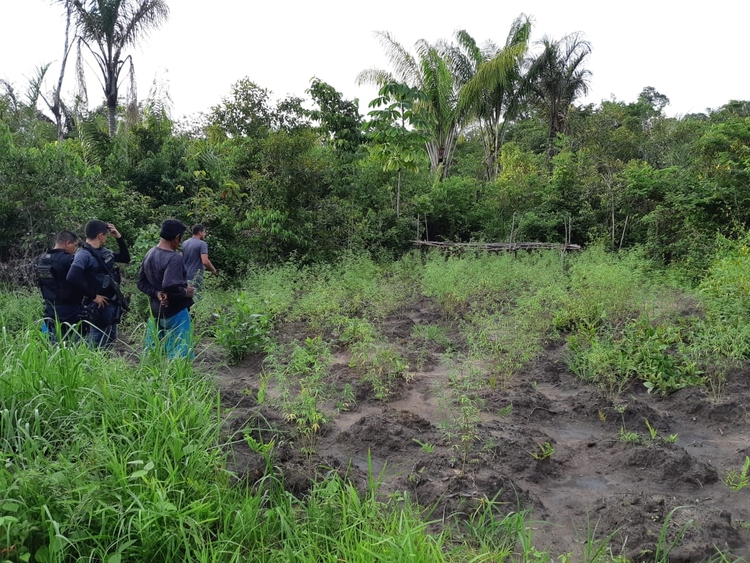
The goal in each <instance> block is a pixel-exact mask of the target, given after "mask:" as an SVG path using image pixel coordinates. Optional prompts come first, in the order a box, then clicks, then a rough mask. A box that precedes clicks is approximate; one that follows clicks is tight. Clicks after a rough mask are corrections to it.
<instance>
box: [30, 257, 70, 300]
mask: <svg viewBox="0 0 750 563" xmlns="http://www.w3.org/2000/svg"><path fill="white" fill-rule="evenodd" d="M72 263H73V255H72V254H68V253H67V252H65V251H64V250H59V249H54V250H48V251H47V252H45V253H44V254H42V255H41V256H40V257H39V259H38V260H37V261H36V263H35V264H34V269H35V270H36V279H37V283H38V284H39V288H40V289H41V290H42V297H44V299H45V301H48V302H50V303H60V304H74V303H75V300H74V298H73V295H72V292H71V288H70V285H69V284H68V283H66V282H65V278H66V277H67V275H68V270H70V265H71V264H72Z"/></svg>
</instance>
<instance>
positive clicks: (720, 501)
mask: <svg viewBox="0 0 750 563" xmlns="http://www.w3.org/2000/svg"><path fill="white" fill-rule="evenodd" d="M419 323H424V324H442V325H443V326H444V329H445V331H446V334H448V336H449V338H450V339H451V342H452V343H453V344H455V345H456V346H458V347H459V349H460V346H461V345H462V344H461V336H460V334H459V332H458V331H457V329H456V328H455V327H454V326H451V325H450V323H447V322H446V321H445V320H444V318H443V317H442V316H441V315H439V314H437V312H436V309H435V308H433V307H432V306H431V304H430V303H429V302H428V301H422V302H420V303H419V304H417V305H415V306H414V307H413V308H411V309H409V310H406V311H402V312H400V313H399V314H398V315H396V316H394V317H392V318H389V319H388V320H387V321H385V323H383V324H382V325H381V327H380V329H381V331H382V333H383V334H384V335H386V337H387V338H388V339H389V341H390V342H392V343H395V344H397V345H398V346H399V347H400V349H402V350H403V356H404V357H406V358H408V359H409V361H410V372H411V373H412V377H411V378H410V380H409V381H404V382H403V383H402V384H401V385H400V386H399V387H398V388H397V389H395V393H394V396H393V398H392V399H391V400H389V401H387V402H383V401H379V400H377V399H376V398H375V395H374V392H373V389H372V388H371V387H370V386H369V385H365V384H362V383H360V381H361V374H359V373H358V372H357V371H356V370H354V369H352V368H350V367H349V356H348V353H347V351H346V349H344V348H342V349H340V350H335V352H336V356H335V364H334V365H333V367H332V369H331V378H332V379H333V380H335V381H337V382H349V383H350V384H352V385H353V387H354V389H355V394H356V403H355V404H354V405H352V408H351V410H349V411H348V412H342V413H340V414H338V415H336V416H335V417H333V418H332V420H330V422H328V423H327V424H326V425H325V426H324V428H323V429H322V431H321V433H320V436H319V438H318V440H317V442H316V444H315V448H314V449H315V452H314V454H310V453H303V452H301V451H300V448H299V447H298V445H297V446H295V444H294V427H293V426H291V425H290V424H288V423H287V422H286V421H285V420H284V417H283V414H282V413H281V412H279V411H277V410H275V409H274V408H273V406H272V402H268V403H264V404H263V405H258V404H257V402H256V400H255V398H256V397H257V391H258V388H259V383H260V380H259V374H261V373H262V370H263V366H264V364H263V357H262V356H261V355H254V356H250V357H248V358H246V359H245V360H244V361H243V362H241V363H240V364H239V365H236V366H231V367H230V366H225V367H222V368H220V369H219V370H218V373H217V379H218V382H219V386H220V389H221V392H222V404H223V406H224V408H225V410H226V411H227V413H228V415H227V418H226V433H227V436H232V437H233V440H232V444H233V456H232V460H233V465H234V467H233V469H234V471H235V472H236V474H237V475H238V477H239V478H240V479H247V480H251V481H253V480H255V479H257V478H259V477H260V476H262V474H263V471H264V470H265V462H264V461H263V460H262V459H261V458H260V456H258V455H257V454H255V453H254V452H253V451H252V450H251V449H250V448H249V447H248V446H247V445H246V444H245V443H244V442H243V441H242V440H241V439H239V436H241V435H240V434H238V431H241V430H243V429H246V428H247V429H253V432H254V433H255V434H257V435H258V436H259V437H262V438H263V439H265V440H268V439H270V437H271V436H272V435H274V434H275V435H277V436H278V437H279V438H280V439H279V440H277V443H279V444H280V445H279V446H278V447H277V450H276V453H275V455H276V460H275V461H276V463H277V465H278V466H279V467H280V468H281V470H282V471H283V472H284V477H285V482H286V484H287V487H288V488H289V489H290V490H292V491H294V492H295V493H299V494H303V493H304V492H305V491H306V490H308V489H309V487H310V486H311V484H312V483H313V482H314V481H315V480H319V479H321V478H325V475H326V474H330V471H332V470H334V471H338V472H340V473H342V474H346V475H347V476H348V477H349V478H350V479H351V480H352V481H354V482H355V483H357V484H358V485H360V486H362V487H364V486H365V484H366V480H367V471H368V463H369V464H370V466H371V468H372V470H373V471H374V472H375V474H376V475H378V474H379V475H380V476H381V479H382V483H381V486H380V491H381V492H382V493H383V494H384V495H389V494H403V492H404V491H408V494H409V497H410V498H411V499H412V500H415V501H417V502H418V503H419V504H420V505H422V506H424V507H427V508H429V509H430V512H429V514H430V518H432V519H434V520H437V521H440V520H442V519H444V518H447V517H450V516H451V515H455V514H460V513H463V514H469V513H471V512H472V511H473V510H475V509H476V508H477V507H479V506H480V504H481V503H482V502H483V501H486V500H487V499H495V500H496V501H498V502H500V503H502V504H501V505H500V506H501V510H504V511H505V512H511V511H517V510H529V511H530V514H531V521H532V522H533V534H534V545H535V547H537V549H540V550H546V551H547V552H548V553H550V554H551V555H553V556H559V555H561V554H563V553H571V554H572V555H573V557H574V560H581V559H583V552H582V550H583V543H584V541H585V540H586V538H587V537H589V536H595V537H597V538H604V537H606V536H610V535H611V539H610V540H609V546H610V547H611V549H612V551H613V552H614V554H615V555H618V554H622V555H625V556H627V557H628V558H630V559H632V560H636V561H640V560H647V559H649V558H650V560H652V561H653V559H654V555H653V552H654V550H655V548H656V544H657V541H658V539H659V536H660V534H661V533H662V529H663V526H664V523H665V520H667V519H668V520H669V521H668V526H667V528H668V534H669V537H670V538H671V537H674V535H675V534H676V533H677V532H678V531H679V530H680V529H681V528H682V526H683V525H684V524H685V523H687V522H688V521H692V524H691V525H690V527H689V528H688V529H687V531H686V532H685V535H684V537H683V539H682V541H681V542H680V543H679V544H678V545H677V546H676V547H675V548H674V549H673V551H672V552H671V554H670V560H671V561H702V560H706V559H708V558H710V557H711V556H712V555H714V554H715V553H716V550H717V549H720V550H722V551H723V552H725V553H727V552H728V553H731V554H733V555H735V556H740V557H744V558H746V559H750V487H748V488H745V489H743V490H741V491H739V492H735V491H733V490H731V489H730V488H729V487H728V486H727V485H725V484H724V483H723V482H722V479H723V477H724V476H725V475H726V474H727V472H728V471H730V470H735V471H738V470H740V469H741V468H742V465H743V462H744V460H745V456H749V455H750V386H749V384H748V383H749V382H750V369H748V368H743V369H738V370H736V371H735V372H733V373H730V374H728V379H727V384H726V388H725V391H724V393H723V394H722V395H721V396H720V397H719V398H714V397H712V396H711V395H710V394H709V393H708V392H707V390H705V389H703V388H687V389H682V390H680V391H677V392H675V393H673V394H671V395H669V396H667V397H657V396H652V395H649V394H648V393H646V391H645V389H643V388H642V387H641V386H634V387H633V388H632V389H630V390H629V391H628V392H626V393H624V394H622V395H621V396H620V397H619V398H617V399H616V402H614V403H613V401H611V400H609V399H607V398H606V397H604V396H603V395H602V393H601V392H600V391H599V390H598V389H597V388H595V387H592V386H590V385H586V384H584V383H582V382H581V381H580V380H578V379H576V378H575V376H574V375H573V374H572V373H571V372H570V371H569V369H568V368H567V365H566V361H565V357H566V347H565V344H564V342H563V341H560V342H552V343H549V344H548V346H547V348H546V349H545V350H544V352H543V353H542V354H540V355H539V356H538V357H537V358H536V359H535V360H534V361H533V362H532V363H531V364H530V365H528V366H527V367H526V368H525V369H523V371H522V372H521V373H519V374H518V375H516V376H514V377H513V379H512V380H511V381H509V382H508V383H507V385H503V386H496V388H494V389H493V388H490V387H489V386H488V387H487V388H486V389H485V390H484V391H483V392H482V398H483V400H484V401H483V402H484V405H485V408H484V410H483V412H482V413H481V422H480V423H479V425H478V427H477V433H478V434H479V437H480V439H479V440H477V441H476V442H475V443H474V445H473V449H472V453H471V456H470V458H469V461H468V462H467V463H465V464H464V463H463V462H462V459H461V456H460V455H457V454H458V452H457V450H456V449H455V448H452V447H451V445H450V444H449V443H447V442H446V440H445V439H444V433H443V432H442V431H441V429H440V427H439V424H440V422H441V421H443V420H445V418H446V414H445V412H443V409H441V404H440V401H439V399H438V398H439V397H440V396H441V390H442V389H445V388H446V386H447V384H448V381H447V378H448V373H449V367H448V366H447V365H446V363H445V361H444V354H443V353H444V352H445V349H444V348H441V347H440V346H437V345H426V346H423V347H422V349H420V350H418V354H416V353H415V348H414V343H413V341H411V338H412V337H411V335H412V334H413V328H414V325H415V324H419ZM276 330H277V333H276V334H275V337H276V338H277V339H279V340H281V341H284V340H286V341H289V340H292V339H296V340H298V341H303V340H304V338H305V337H308V336H311V334H310V333H309V332H307V329H306V326H305V325H304V324H299V323H297V324H294V325H285V326H279V327H277V329H276ZM330 336H331V335H326V337H330ZM333 336H335V335H333ZM220 356H221V352H220V349H219V347H218V346H215V347H210V349H209V350H208V352H207V353H206V354H203V355H202V361H203V362H205V363H206V364H212V367H211V369H212V370H214V371H215V370H216V364H215V362H216V361H217V360H219V361H221V359H220ZM509 405H512V409H510V412H509V413H504V412H503V409H506V411H507V410H508V409H507V407H508V406H509ZM645 421H648V423H649V424H650V425H651V426H652V427H653V428H654V429H655V431H656V433H657V435H658V437H657V439H655V440H650V439H649V437H650V433H649V430H648V427H647V425H646V422H645ZM623 428H624V429H626V430H627V431H630V432H637V433H638V434H639V436H640V438H641V440H640V443H637V444H634V443H627V442H624V441H623V440H622V439H621V437H620V433H621V429H623ZM670 435H676V441H675V442H674V443H668V441H666V440H664V439H665V438H668V437H669V436H670ZM545 442H548V443H549V444H550V445H551V446H552V447H553V448H554V453H553V454H552V455H551V457H548V458H546V459H535V457H533V456H532V453H536V454H539V453H540V452H541V450H540V447H539V444H544V443H545ZM420 443H422V444H431V445H434V449H433V451H432V452H428V451H426V450H425V449H424V448H423V447H422V446H421V445H420ZM539 457H541V456H539ZM673 511H674V512H673ZM670 513H671V514H672V517H671V519H670V518H669V515H670Z"/></svg>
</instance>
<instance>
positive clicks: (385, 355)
mask: <svg viewBox="0 0 750 563" xmlns="http://www.w3.org/2000/svg"><path fill="white" fill-rule="evenodd" d="M349 366H350V367H358V368H363V369H364V370H365V373H364V375H363V378H362V379H363V381H366V382H369V383H370V384H371V385H372V388H373V390H374V392H375V397H376V398H377V399H379V400H381V401H385V400H387V399H388V398H389V397H390V396H391V394H392V393H393V387H394V386H395V385H396V383H397V382H398V381H399V380H407V379H408V374H407V368H408V367H409V365H408V363H407V362H406V360H405V359H404V358H403V357H402V356H401V355H400V354H399V353H398V351H397V349H396V348H395V347H394V346H393V345H390V344H384V343H380V342H366V343H364V342H363V343H360V344H358V345H355V346H354V347H353V348H352V356H351V360H350V361H349Z"/></svg>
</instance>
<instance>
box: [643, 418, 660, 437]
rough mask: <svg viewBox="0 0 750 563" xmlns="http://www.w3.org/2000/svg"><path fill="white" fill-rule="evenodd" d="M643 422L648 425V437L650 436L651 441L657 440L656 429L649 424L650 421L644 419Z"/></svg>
mask: <svg viewBox="0 0 750 563" xmlns="http://www.w3.org/2000/svg"><path fill="white" fill-rule="evenodd" d="M643 422H645V423H646V428H648V435H649V438H650V439H651V441H654V440H656V437H657V432H656V428H654V427H653V426H651V424H650V423H649V421H648V419H647V418H644V419H643Z"/></svg>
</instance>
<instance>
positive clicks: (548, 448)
mask: <svg viewBox="0 0 750 563" xmlns="http://www.w3.org/2000/svg"><path fill="white" fill-rule="evenodd" d="M537 446H538V447H539V451H538V452H529V455H530V456H531V457H533V458H534V459H535V460H537V461H543V460H545V459H550V458H551V457H552V454H554V453H555V448H553V447H552V444H550V443H549V442H544V443H543V444H542V443H539V444H537Z"/></svg>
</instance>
